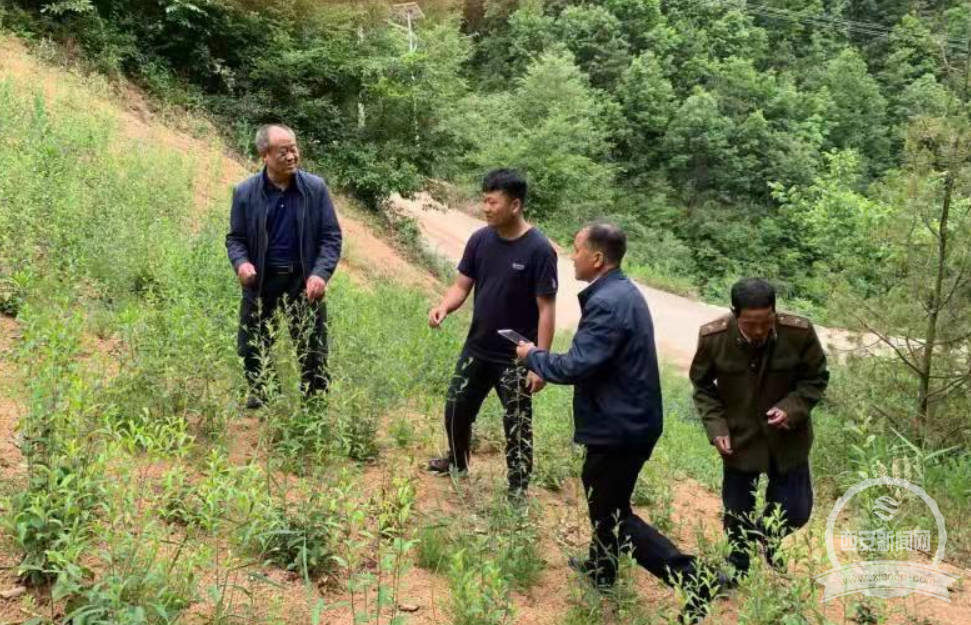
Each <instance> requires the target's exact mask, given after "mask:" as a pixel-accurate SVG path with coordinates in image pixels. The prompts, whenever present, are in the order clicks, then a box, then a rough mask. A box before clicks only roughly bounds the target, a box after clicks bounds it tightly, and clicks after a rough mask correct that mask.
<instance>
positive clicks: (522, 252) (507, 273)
mask: <svg viewBox="0 0 971 625" xmlns="http://www.w3.org/2000/svg"><path fill="white" fill-rule="evenodd" d="M458 270H459V272H461V273H462V274H463V275H466V276H468V277H469V278H472V280H474V281H475V305H474V307H473V310H472V327H470V328H469V336H468V338H467V339H466V341H465V348H466V350H468V351H469V352H470V353H471V354H472V355H473V356H475V357H476V358H481V359H482V360H486V361H488V362H497V363H509V362H512V361H514V360H515V358H516V346H515V345H513V344H512V342H510V341H508V340H506V339H504V338H503V337H502V336H500V335H499V334H497V332H496V331H497V330H501V329H505V328H510V329H513V330H515V331H516V332H519V333H520V334H522V335H523V336H525V337H527V338H528V339H529V340H531V341H533V342H534V343H535V342H536V336H537V332H538V329H539V307H538V306H537V305H536V298H537V296H547V295H555V294H556V288H557V282H556V251H555V250H554V249H553V246H552V245H551V244H550V242H549V240H548V239H547V238H546V237H545V236H544V235H543V233H541V232H540V231H539V230H537V229H536V228H530V229H529V230H528V231H527V232H526V233H525V234H524V235H522V236H520V237H519V238H518V239H514V240H507V239H503V238H502V237H500V236H499V235H498V234H496V231H495V230H493V229H492V228H490V227H488V226H487V227H485V228H481V229H479V230H477V231H476V232H475V233H474V234H473V235H472V236H471V237H470V238H469V241H468V243H466V244H465V252H464V253H463V254H462V261H461V262H460V263H459V266H458Z"/></svg>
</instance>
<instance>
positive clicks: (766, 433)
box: [689, 313, 829, 472]
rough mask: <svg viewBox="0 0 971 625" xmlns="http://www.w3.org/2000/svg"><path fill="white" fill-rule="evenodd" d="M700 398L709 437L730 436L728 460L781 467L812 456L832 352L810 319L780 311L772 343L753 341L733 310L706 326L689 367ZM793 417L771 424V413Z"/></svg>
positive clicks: (742, 466)
mask: <svg viewBox="0 0 971 625" xmlns="http://www.w3.org/2000/svg"><path fill="white" fill-rule="evenodd" d="M689 375H690V377H691V383H692V384H693V385H694V395H693V397H694V403H695V407H696V408H697V409H698V414H699V415H700V416H701V420H702V423H704V426H705V430H706V431H707V433H708V440H709V441H711V442H712V443H713V442H714V440H715V437H716V436H725V435H728V436H730V437H731V439H730V440H731V446H732V453H731V454H730V455H728V456H723V457H722V458H723V460H724V461H725V464H726V466H729V467H731V468H734V469H738V470H740V471H762V472H765V471H767V470H768V468H769V462H770V459H772V460H774V461H775V464H776V467H777V468H778V470H779V471H783V472H784V471H787V470H788V469H790V468H792V467H794V466H796V465H798V464H800V463H803V462H806V461H807V460H808V459H809V450H810V447H811V446H812V441H813V429H812V422H811V420H810V417H809V413H810V411H811V410H812V408H813V406H815V405H816V402H818V401H819V400H820V398H821V397H822V396H823V392H824V391H825V390H826V385H827V384H828V383H829V371H828V370H827V368H826V355H825V354H824V353H823V348H822V345H820V343H819V338H818V337H817V336H816V331H815V330H814V329H813V326H812V324H811V323H810V322H809V320H808V319H805V318H803V317H798V316H796V315H789V314H782V313H779V314H777V315H776V324H775V329H774V331H773V332H772V333H771V334H770V336H769V338H768V340H767V341H766V343H765V345H763V346H761V347H754V346H752V345H751V344H750V343H749V342H748V341H746V340H745V339H744V338H743V336H742V334H741V332H739V329H738V324H737V322H736V319H735V316H734V315H731V314H729V315H726V316H724V317H721V318H719V319H716V320H715V321H712V322H711V323H707V324H705V325H703V326H701V330H700V331H699V334H698V350H697V352H695V357H694V360H693V361H692V363H691V370H690V374H689ZM773 407H778V408H780V409H781V410H783V411H785V412H786V414H787V415H789V419H788V422H789V429H778V428H775V427H772V426H770V425H769V424H768V423H767V421H768V417H767V416H766V412H767V411H768V410H769V409H770V408H773Z"/></svg>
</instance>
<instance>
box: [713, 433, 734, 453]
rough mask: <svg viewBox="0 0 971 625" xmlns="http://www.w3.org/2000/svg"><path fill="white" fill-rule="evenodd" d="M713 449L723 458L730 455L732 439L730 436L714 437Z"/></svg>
mask: <svg viewBox="0 0 971 625" xmlns="http://www.w3.org/2000/svg"><path fill="white" fill-rule="evenodd" d="M715 449H717V450H718V453H720V454H721V455H723V456H731V455H732V437H730V436H716V437H715Z"/></svg>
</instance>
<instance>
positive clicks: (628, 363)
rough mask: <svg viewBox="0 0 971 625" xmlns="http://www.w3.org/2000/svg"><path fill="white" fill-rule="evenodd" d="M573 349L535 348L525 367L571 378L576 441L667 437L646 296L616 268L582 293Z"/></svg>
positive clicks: (650, 443)
mask: <svg viewBox="0 0 971 625" xmlns="http://www.w3.org/2000/svg"><path fill="white" fill-rule="evenodd" d="M580 308H581V316H580V326H579V327H578V328H577V332H576V335H575V336H574V337H573V344H572V345H571V346H570V351H569V352H567V353H565V354H551V353H549V352H547V351H545V350H540V349H537V350H533V351H532V352H530V354H529V357H528V358H527V359H526V366H527V367H528V368H529V369H530V370H531V371H534V372H536V373H537V374H538V375H539V376H540V377H541V378H543V379H544V380H546V381H547V382H552V383H554V384H573V385H574V386H575V388H574V390H573V422H574V429H575V431H574V436H573V440H574V441H576V442H577V443H579V444H581V445H594V446H606V447H624V448H628V449H643V450H648V451H649V450H650V449H652V448H653V447H654V444H655V443H656V442H657V439H658V438H659V437H660V436H661V429H662V411H661V380H660V376H659V374H658V366H657V352H656V351H655V348H654V324H653V322H652V321H651V313H650V311H649V310H648V309H647V302H645V301H644V296H643V295H641V292H640V291H639V290H638V289H637V287H636V286H634V284H633V283H632V282H631V281H630V280H628V279H627V277H626V276H625V275H624V274H623V273H622V272H621V271H620V270H619V269H615V270H613V271H611V272H609V273H607V274H604V275H603V276H601V277H600V279H599V280H597V281H596V282H594V283H593V284H591V285H590V286H588V287H587V288H585V289H584V290H583V291H581V292H580Z"/></svg>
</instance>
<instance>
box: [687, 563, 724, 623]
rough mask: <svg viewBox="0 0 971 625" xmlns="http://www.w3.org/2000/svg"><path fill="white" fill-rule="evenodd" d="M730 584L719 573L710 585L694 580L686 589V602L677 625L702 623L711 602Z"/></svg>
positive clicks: (722, 574) (718, 572)
mask: <svg viewBox="0 0 971 625" xmlns="http://www.w3.org/2000/svg"><path fill="white" fill-rule="evenodd" d="M731 583H732V581H731V579H730V578H729V577H728V576H727V575H725V574H724V573H722V572H721V571H717V572H716V573H715V579H714V580H713V581H711V582H710V583H706V582H705V581H702V580H697V579H696V581H695V582H694V583H691V584H690V585H689V586H688V587H687V588H686V590H687V591H688V600H687V601H686V602H685V604H684V607H683V608H682V609H681V614H680V615H679V616H678V623H680V624H681V625H695V624H696V623H700V622H701V621H703V620H704V618H705V617H706V616H708V612H709V611H710V610H711V602H712V601H713V600H714V599H715V597H717V596H718V595H719V593H720V592H722V591H723V590H727V589H728V587H729V586H730V585H731Z"/></svg>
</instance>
